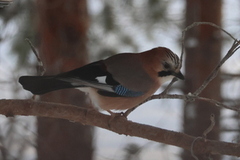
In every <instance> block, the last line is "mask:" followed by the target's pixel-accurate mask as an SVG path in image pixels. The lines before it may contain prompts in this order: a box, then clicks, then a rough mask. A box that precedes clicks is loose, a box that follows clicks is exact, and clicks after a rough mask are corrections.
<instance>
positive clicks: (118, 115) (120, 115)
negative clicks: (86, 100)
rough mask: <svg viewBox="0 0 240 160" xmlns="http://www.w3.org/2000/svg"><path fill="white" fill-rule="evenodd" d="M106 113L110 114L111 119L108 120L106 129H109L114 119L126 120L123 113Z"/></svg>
mask: <svg viewBox="0 0 240 160" xmlns="http://www.w3.org/2000/svg"><path fill="white" fill-rule="evenodd" d="M107 112H108V113H110V115H111V118H110V120H109V121H108V127H109V128H111V123H112V121H113V120H114V119H116V118H125V119H127V116H125V113H124V112H120V113H114V112H112V111H110V110H107Z"/></svg>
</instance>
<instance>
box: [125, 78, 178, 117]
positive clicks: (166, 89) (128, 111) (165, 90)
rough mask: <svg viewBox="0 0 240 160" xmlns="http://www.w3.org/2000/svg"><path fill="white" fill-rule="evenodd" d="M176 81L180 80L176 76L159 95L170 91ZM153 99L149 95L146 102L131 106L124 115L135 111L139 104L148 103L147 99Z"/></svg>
mask: <svg viewBox="0 0 240 160" xmlns="http://www.w3.org/2000/svg"><path fill="white" fill-rule="evenodd" d="M176 81H178V79H177V78H176V77H174V78H173V79H172V81H171V82H170V83H169V84H168V85H167V87H166V88H165V89H164V91H163V92H161V93H160V94H159V95H166V94H167V92H168V91H169V89H170V88H171V86H172V85H173V83H175V82H176ZM149 100H151V97H149V98H148V99H146V100H145V101H144V102H142V103H140V104H139V105H137V106H136V107H133V108H130V109H128V110H127V111H125V112H124V113H123V116H124V117H127V116H128V115H129V114H130V113H132V111H134V110H135V109H136V108H138V107H139V106H141V105H142V104H143V103H146V102H147V101H149Z"/></svg>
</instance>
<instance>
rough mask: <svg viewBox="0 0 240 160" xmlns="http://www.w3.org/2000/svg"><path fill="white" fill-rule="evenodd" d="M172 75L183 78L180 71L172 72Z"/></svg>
mask: <svg viewBox="0 0 240 160" xmlns="http://www.w3.org/2000/svg"><path fill="white" fill-rule="evenodd" d="M172 75H173V76H175V77H177V78H179V79H181V80H184V75H183V74H182V73H181V72H180V71H179V72H178V73H176V72H173V73H172Z"/></svg>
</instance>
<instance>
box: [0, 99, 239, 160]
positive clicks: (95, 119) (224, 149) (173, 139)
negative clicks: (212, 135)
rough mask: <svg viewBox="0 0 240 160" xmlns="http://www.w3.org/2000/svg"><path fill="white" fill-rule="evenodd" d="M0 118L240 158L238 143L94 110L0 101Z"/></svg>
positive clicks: (61, 105)
mask: <svg viewBox="0 0 240 160" xmlns="http://www.w3.org/2000/svg"><path fill="white" fill-rule="evenodd" d="M0 114H2V115H5V116H7V117H11V116H14V115H23V116H29V115H33V116H40V117H49V118H50V117H51V118H61V119H66V120H68V121H71V122H72V123H73V122H75V123H82V124H85V125H93V126H97V127H101V128H105V129H107V130H110V131H113V132H116V133H118V134H124V135H129V136H136V137H141V138H144V139H148V140H152V141H155V142H160V143H165V144H169V145H174V146H178V147H181V148H183V149H186V150H189V151H190V150H191V148H193V150H194V153H195V154H196V155H198V154H205V155H219V154H220V155H233V156H236V157H239V156H240V152H239V150H240V144H239V143H227V142H221V141H215V140H209V139H203V138H198V137H193V136H190V135H187V134H184V133H179V132H174V131H169V130H165V129H161V128H157V127H153V126H149V125H144V124H139V123H135V122H132V121H128V120H127V119H126V118H124V117H116V118H114V119H112V117H111V116H109V115H104V114H102V113H100V112H98V111H96V110H93V109H89V110H87V109H86V108H82V107H77V106H73V105H64V104H58V103H50V102H38V101H32V100H13V99H10V100H0ZM110 120H111V121H110ZM193 143H194V144H193ZM66 147H67V146H66ZM69 156H71V155H69ZM80 159H83V158H80ZM83 160H84V159H83Z"/></svg>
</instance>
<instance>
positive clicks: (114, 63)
mask: <svg viewBox="0 0 240 160" xmlns="http://www.w3.org/2000/svg"><path fill="white" fill-rule="evenodd" d="M104 64H105V66H106V70H107V72H108V73H110V74H111V76H112V78H113V79H114V80H115V81H117V82H118V83H119V84H121V85H122V86H124V87H126V88H128V89H129V90H131V91H135V92H142V93H146V92H147V91H148V90H149V89H150V88H151V87H152V85H153V84H154V83H155V81H154V80H153V79H152V77H151V76H150V75H149V74H148V73H147V71H146V68H144V67H145V66H144V65H143V62H142V59H141V57H140V54H134V53H124V54H118V55H115V56H112V57H110V58H108V59H106V60H104ZM150 65H151V64H150ZM156 77H157V75H156Z"/></svg>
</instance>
